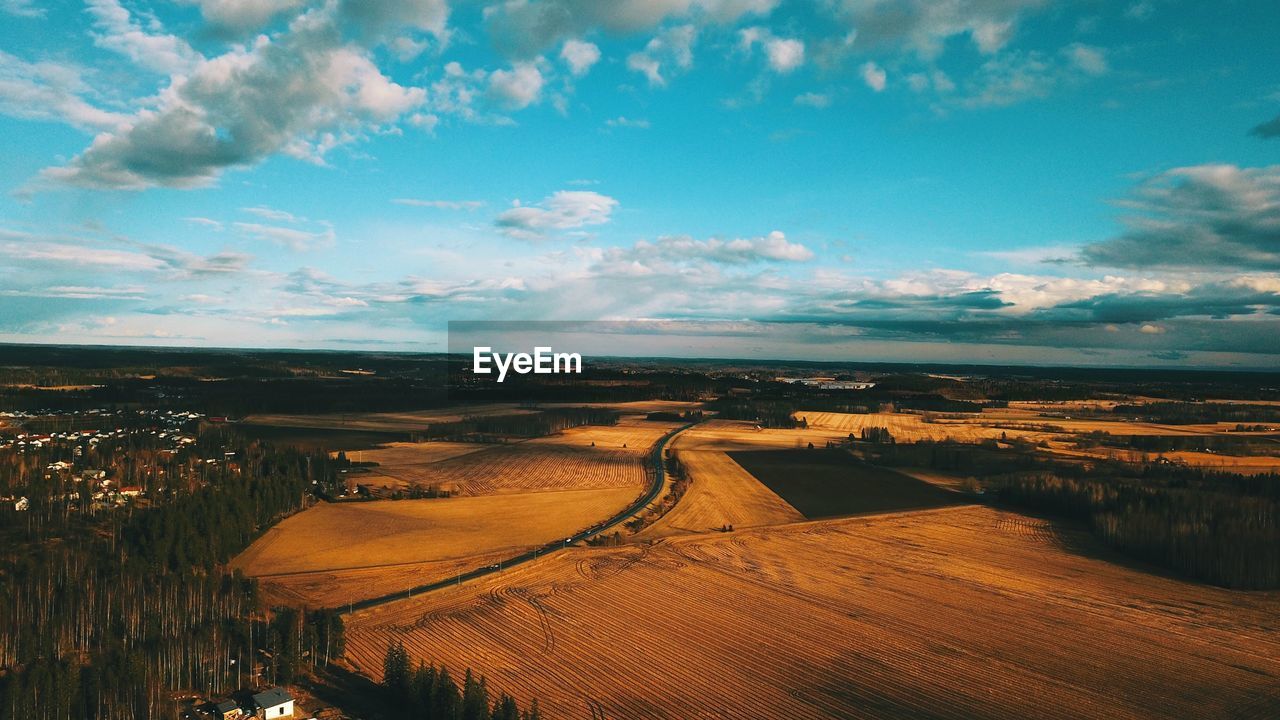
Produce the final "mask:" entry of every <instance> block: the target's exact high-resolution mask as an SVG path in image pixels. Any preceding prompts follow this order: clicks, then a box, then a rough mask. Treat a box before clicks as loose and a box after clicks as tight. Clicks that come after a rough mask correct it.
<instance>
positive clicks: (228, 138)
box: [42, 5, 426, 189]
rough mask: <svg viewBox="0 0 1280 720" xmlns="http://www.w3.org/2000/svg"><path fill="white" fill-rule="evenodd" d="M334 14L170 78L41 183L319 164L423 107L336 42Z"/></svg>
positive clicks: (190, 181)
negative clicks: (272, 159)
mask: <svg viewBox="0 0 1280 720" xmlns="http://www.w3.org/2000/svg"><path fill="white" fill-rule="evenodd" d="M332 8H333V6H331V5H330V6H325V8H323V9H321V10H316V11H314V12H313V13H311V14H308V15H307V16H305V17H304V18H303V19H301V20H299V21H298V22H297V23H295V24H294V25H293V26H292V27H291V30H290V31H289V32H287V33H283V34H280V35H277V36H274V37H267V36H259V37H258V38H257V39H256V40H255V41H254V43H253V45H252V46H250V47H239V48H235V49H233V50H231V51H230V52H227V53H226V54H224V55H221V56H219V57H215V58H211V59H208V60H204V61H202V62H200V63H199V64H198V65H197V66H196V67H195V68H194V69H193V70H192V71H191V73H190V74H189V75H175V76H174V77H173V78H172V81H171V83H170V85H169V87H167V88H166V89H164V90H163V91H162V92H161V93H160V95H159V96H158V99H157V101H156V105H155V106H154V107H147V108H144V109H142V110H139V111H138V112H137V113H136V114H135V115H134V116H133V117H132V118H130V120H129V121H128V122H127V123H126V124H124V125H122V126H121V127H120V128H119V129H116V130H112V131H109V132H105V133H103V134H101V135H99V136H98V137H96V138H95V139H94V141H93V143H92V144H91V145H90V146H89V148H88V149H86V150H85V151H84V152H82V153H81V154H80V155H78V156H77V157H75V158H74V159H73V160H72V161H71V162H70V163H68V164H67V165H65V166H62V167H56V168H49V169H46V170H45V171H44V173H43V174H42V175H43V177H44V178H46V179H48V180H52V181H56V182H64V183H68V184H74V185H81V186H87V187H98V188H118V189H141V188H146V187H151V186H156V185H162V186H169V187H178V188H189V187H199V186H204V185H208V184H210V183H212V182H213V181H214V180H215V179H216V178H217V177H218V176H219V174H221V173H222V172H223V171H224V170H226V169H227V168H231V167H237V166H249V165H253V164H255V163H257V162H260V161H261V160H263V159H264V158H266V157H268V156H270V155H273V154H277V153H285V154H288V155H292V156H294V157H298V158H302V159H307V160H311V161H315V162H320V161H322V160H323V158H324V155H325V154H326V153H327V152H328V151H329V150H331V149H333V148H334V147H337V146H339V145H342V144H345V143H349V142H353V141H355V140H357V139H359V138H360V136H361V133H363V132H365V131H367V130H369V129H371V128H376V127H378V126H379V125H380V124H383V123H390V122H394V121H396V120H398V119H399V118H400V117H401V116H402V115H403V114H405V113H406V112H408V111H410V110H413V109H414V108H417V107H418V106H420V105H422V103H423V102H424V101H425V98H426V92H425V91H424V90H422V89H420V88H407V87H403V86H401V85H399V84H397V83H395V82H393V81H392V80H391V79H390V78H388V77H386V76H385V75H383V74H382V73H381V71H379V70H378V68H377V67H376V66H375V65H374V64H373V61H372V60H371V59H370V57H369V55H368V54H367V52H365V51H364V50H362V49H361V48H360V47H359V46H357V45H354V44H351V43H347V42H345V41H344V40H343V39H342V37H341V36H340V35H339V33H338V32H337V27H336V26H335V23H336V22H337V20H336V19H335V18H334V17H333V16H332V15H331V13H332V12H334V11H333V9H332ZM363 12H366V13H371V12H372V10H366V11H363ZM378 17H379V16H377V15H373V16H371V17H369V18H366V20H367V21H368V22H369V23H374V22H375V21H376V20H377V19H378ZM375 26H376V25H366V26H364V27H375Z"/></svg>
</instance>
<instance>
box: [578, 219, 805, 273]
mask: <svg viewBox="0 0 1280 720" xmlns="http://www.w3.org/2000/svg"><path fill="white" fill-rule="evenodd" d="M812 259H813V252H812V251H810V250H809V249H808V248H807V247H805V246H804V245H801V244H799V243H793V242H791V241H789V240H787V236H786V235H785V234H783V233H782V232H779V231H777V230H775V231H773V232H771V233H769V234H768V235H764V236H762V237H753V238H733V239H730V240H722V239H720V238H708V239H706V240H696V239H694V238H691V237H689V236H687V235H682V236H667V237H661V238H658V240H656V241H655V242H648V241H645V240H641V241H640V242H637V243H636V244H635V245H633V246H632V247H629V248H608V249H605V250H603V251H601V252H600V255H599V263H598V265H597V267H598V268H599V269H601V270H604V271H606V272H616V271H622V272H624V273H626V274H633V273H635V272H638V271H640V272H655V271H659V270H661V265H662V264H665V263H676V264H679V263H688V262H711V263H718V264H723V265H747V264H751V263H758V262H806V261H808V260H812Z"/></svg>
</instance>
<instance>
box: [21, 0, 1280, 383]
mask: <svg viewBox="0 0 1280 720" xmlns="http://www.w3.org/2000/svg"><path fill="white" fill-rule="evenodd" d="M0 20H2V21H0V138H3V139H2V140H0V149H2V150H3V160H0V188H3V191H4V192H3V194H0V342H22V343H93V344H109V345H117V344H118V345H165V346H208V347H283V348H291V347H296V348H332V349H356V348H374V349H395V350H421V351H442V350H444V349H445V329H446V323H447V321H450V320H497V319H501V320H541V319H560V320H597V319H612V320H630V319H643V320H650V321H664V320H680V321H689V322H694V323H701V322H707V323H711V324H710V325H709V327H712V326H716V323H719V322H727V323H728V324H729V325H730V326H733V327H739V328H744V327H745V328H750V331H749V332H737V331H735V332H726V333H723V334H718V335H717V334H713V335H708V336H707V337H706V338H704V339H703V340H702V342H703V343H704V345H703V346H702V347H699V348H698V352H700V353H701V354H706V355H710V356H716V357H753V356H756V357H788V356H789V355H785V354H779V353H777V352H775V349H776V348H783V349H790V350H793V351H795V352H796V353H798V354H800V355H802V356H804V357H811V358H812V359H817V360H826V359H849V360H888V361H910V360H921V361H928V362H947V361H952V362H982V363H1034V364H1065V365H1126V366H1135V365H1136V366H1146V365H1151V366H1161V365H1169V366H1175V365H1176V366H1205V367H1208V366H1212V367H1248V368H1274V367H1276V366H1277V364H1278V363H1277V360H1278V359H1280V332H1277V330H1280V321H1278V318H1280V75H1278V74H1277V72H1276V69H1277V68H1280V44H1277V43H1276V42H1275V38H1276V37H1277V36H1280V7H1277V6H1276V5H1275V3H1268V2H1261V1H1260V0H1259V1H1253V2H1241V1H1238V2H1226V3H1218V4H1214V5H1207V4H1204V3H1195V2H1190V1H1189V0H1181V1H1180V0H1132V1H1131V2H1121V3H1097V2H1086V1H1085V0H1075V1H1061V2H1055V1H1051V0H969V1H963V0H946V1H944V2H926V1H925V0H910V1H907V2H897V3H890V2H882V1H879V0H822V1H821V2H802V1H800V0H666V1H664V2H647V1H645V0H620V1H619V2H613V3H596V2H590V1H589V0H548V1H545V2H535V1H533V0H507V1H503V2H480V1H479V0H475V1H465V2H464V1H456V2H446V1H445V0H411V1H408V2H392V1H391V0H364V1H363V2H357V0H269V1H264V2H259V3H241V2H229V1H228V0H177V1H176V2H167V1H163V2H162V1H160V0H87V1H86V2H83V3H79V2H72V3H45V2H38V1H37V0H0ZM719 327H723V326H719ZM689 345H690V343H689V341H688V339H687V337H684V338H682V337H681V336H678V335H677V336H672V337H671V338H670V339H663V338H661V337H658V338H657V339H647V340H646V341H645V342H644V344H643V346H644V347H645V348H646V350H647V351H646V352H645V353H644V354H646V355H649V356H657V355H671V356H680V355H685V354H686V353H685V352H683V351H682V348H687V347H688V346H689ZM703 347H708V348H710V350H704V349H703ZM713 351H718V352H713Z"/></svg>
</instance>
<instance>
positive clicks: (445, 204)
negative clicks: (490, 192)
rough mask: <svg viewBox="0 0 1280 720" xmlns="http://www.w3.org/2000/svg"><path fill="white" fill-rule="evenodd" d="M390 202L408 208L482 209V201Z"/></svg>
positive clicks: (412, 199) (406, 200)
mask: <svg viewBox="0 0 1280 720" xmlns="http://www.w3.org/2000/svg"><path fill="white" fill-rule="evenodd" d="M391 202H393V203H395V204H396V205H408V206H409V207H429V208H439V209H441V210H478V209H480V208H482V207H484V201H483V200H418V199H416V198H395V199H394V200H392V201H391Z"/></svg>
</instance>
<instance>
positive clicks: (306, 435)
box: [235, 423, 412, 451]
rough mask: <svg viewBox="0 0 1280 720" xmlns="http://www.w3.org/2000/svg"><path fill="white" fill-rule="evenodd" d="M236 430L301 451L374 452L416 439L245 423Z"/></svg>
mask: <svg viewBox="0 0 1280 720" xmlns="http://www.w3.org/2000/svg"><path fill="white" fill-rule="evenodd" d="M235 427H236V429H237V430H239V431H240V432H241V433H243V434H244V435H245V436H246V437H248V438H251V439H253V440H262V441H264V442H270V443H273V444H276V445H289V446H292V447H295V448H298V449H300V450H347V451H350V450H372V449H374V448H378V447H382V446H383V445H386V444H387V443H393V442H404V441H407V440H411V439H412V438H411V436H410V434H409V433H407V432H388V431H384V430H356V429H348V428H308V427H292V426H286V425H257V424H253V423H242V424H238V425H236V426H235Z"/></svg>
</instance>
